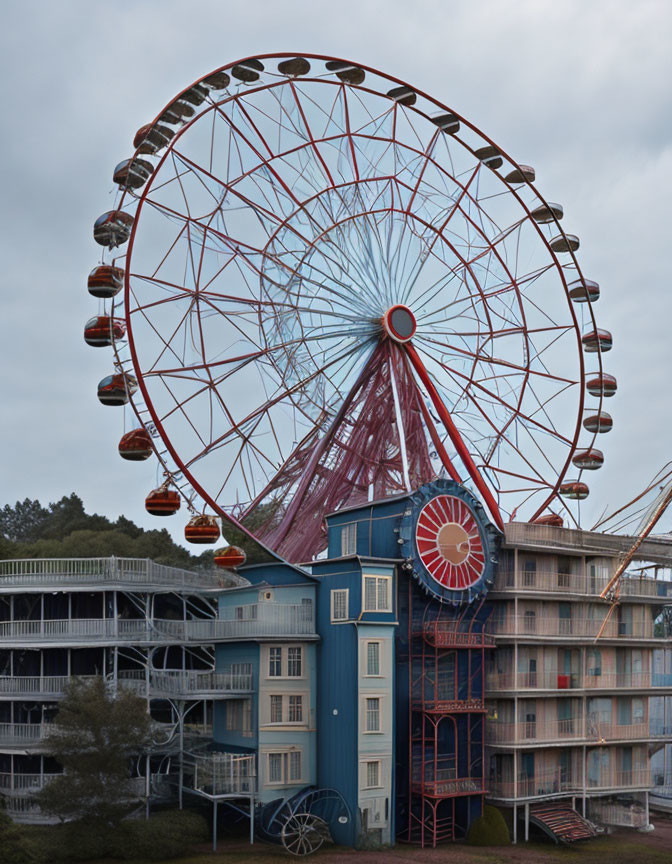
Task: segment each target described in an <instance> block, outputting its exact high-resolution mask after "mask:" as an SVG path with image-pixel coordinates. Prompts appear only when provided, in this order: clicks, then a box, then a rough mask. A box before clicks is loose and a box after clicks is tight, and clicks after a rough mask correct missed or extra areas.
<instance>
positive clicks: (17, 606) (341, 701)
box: [0, 481, 672, 846]
mask: <svg viewBox="0 0 672 864" xmlns="http://www.w3.org/2000/svg"><path fill="white" fill-rule="evenodd" d="M326 530H327V537H328V549H327V555H326V557H324V558H319V559H317V560H314V561H310V562H306V563H305V564H304V565H302V566H293V565H289V564H287V563H283V562H280V561H278V562H272V561H269V562H266V563H260V564H250V565H245V566H243V567H240V568H239V570H238V573H237V574H236V573H232V572H230V571H222V572H221V573H219V574H211V573H205V574H195V573H190V572H187V571H181V570H176V569H175V568H166V567H158V566H157V565H154V564H152V562H147V561H135V560H133V561H131V560H127V559H89V560H77V561H21V562H0V712H2V715H1V717H0V792H1V793H2V794H3V795H4V796H5V797H6V799H7V803H8V807H9V810H10V812H11V813H12V814H13V815H15V816H16V817H18V818H23V819H36V818H39V813H38V812H37V811H36V809H35V805H34V804H33V803H32V802H31V800H30V793H31V792H32V791H34V790H35V789H37V788H40V786H41V785H43V784H44V783H45V782H48V779H49V776H50V775H51V774H53V773H57V772H58V770H60V769H59V767H58V766H57V765H56V764H54V763H53V761H52V760H50V759H49V758H48V757H47V756H46V755H45V754H44V736H45V734H46V733H47V731H48V724H49V722H50V721H51V720H52V719H53V717H54V715H55V713H56V711H57V709H58V702H59V699H60V698H61V697H62V694H63V692H64V688H65V685H66V684H67V681H68V680H69V678H70V677H72V676H82V677H87V676H93V675H104V676H105V677H106V679H107V681H108V684H109V686H110V687H111V688H113V689H114V688H120V687H128V688H132V689H133V690H134V691H135V692H137V693H138V694H139V695H141V696H143V698H145V699H146V700H147V705H148V711H149V712H150V714H151V716H152V719H153V724H154V725H153V729H154V742H153V744H152V747H151V748H150V749H149V751H148V752H147V753H144V754H138V759H137V761H136V763H135V765H134V775H135V780H134V783H135V784H136V786H137V790H136V791H137V795H138V797H139V798H144V799H145V800H147V801H148V802H149V801H151V800H159V799H163V800H165V799H168V798H173V799H175V800H177V801H178V802H179V803H180V804H183V803H184V800H185V796H189V797H191V798H192V800H193V799H194V797H198V798H200V799H202V800H203V801H208V802H210V803H212V805H213V812H214V813H215V815H216V814H217V812H220V817H219V818H228V816H232V815H234V814H237V815H241V814H242V815H247V816H248V817H250V821H251V822H252V821H254V823H255V824H256V830H258V831H260V832H261V833H262V834H264V835H265V836H267V837H269V838H271V839H276V840H277V839H280V838H282V837H284V838H285V840H286V839H287V836H288V833H289V834H291V832H290V831H289V829H288V828H287V826H288V825H290V826H291V825H292V824H293V823H292V821H291V820H292V818H293V817H294V816H295V814H296V813H297V812H300V813H301V812H304V811H308V812H312V813H314V814H315V815H316V817H317V818H318V819H319V820H322V823H326V826H327V827H328V829H329V832H330V834H331V836H332V837H333V839H334V840H336V841H337V842H339V843H343V844H346V845H353V846H355V845H367V844H373V845H376V844H385V843H394V842H395V841H396V840H397V839H401V840H403V841H406V842H414V843H419V844H421V845H423V846H434V845H436V844H438V843H440V842H444V841H448V840H453V839H459V838H461V837H464V836H465V835H466V833H467V831H468V828H469V825H470V824H471V822H472V821H473V820H474V819H475V818H476V817H477V816H479V815H480V814H481V812H482V807H483V804H484V802H485V800H486V799H489V800H490V801H492V802H493V803H494V804H496V805H498V806H500V807H502V808H504V809H505V810H507V811H508V812H509V813H510V815H511V817H512V824H513V826H514V833H516V832H517V828H518V821H519V819H520V820H522V821H521V826H522V828H523V830H524V832H525V836H527V832H528V830H529V825H530V823H531V822H534V820H535V819H537V820H540V819H541V818H542V817H541V810H540V808H543V807H544V806H547V805H548V804H549V802H555V803H558V802H559V803H561V804H562V805H563V806H565V807H566V808H567V809H569V810H576V811H578V813H579V814H581V815H582V816H585V817H587V819H589V820H591V821H592V822H597V823H601V824H605V825H612V824H616V825H631V826H632V827H644V826H646V825H648V822H649V814H648V808H649V793H650V791H651V789H652V785H655V786H657V787H658V788H657V790H656V791H657V794H658V795H659V796H660V795H663V794H664V793H665V790H666V789H667V788H669V786H670V785H671V784H670V782H669V765H670V761H669V749H670V748H669V746H667V747H666V742H669V741H670V740H671V737H670V733H671V731H672V730H670V704H671V701H672V673H671V671H670V670H671V669H672V667H670V650H669V648H668V647H666V646H669V640H668V636H667V633H668V629H667V627H666V624H665V608H666V606H667V604H668V603H670V604H671V605H672V600H670V596H671V595H672V582H670V581H669V571H668V570H667V569H666V568H667V567H669V565H670V564H671V563H672V542H671V541H670V540H669V539H667V538H654V539H650V540H647V541H646V542H645V543H644V544H643V545H642V546H641V547H640V550H639V551H638V555H639V560H638V561H636V562H633V564H632V566H631V567H630V568H629V570H628V572H627V573H626V575H625V576H624V577H623V579H622V580H621V583H620V588H619V596H618V600H619V602H618V604H617V605H615V606H614V607H613V609H612V607H611V604H610V603H607V602H605V601H604V600H601V599H600V597H599V595H600V592H601V591H602V590H603V588H604V587H605V586H606V584H607V582H608V580H609V578H610V576H611V574H612V573H613V572H614V568H615V567H616V566H617V565H618V561H619V556H621V555H622V554H623V553H624V552H625V551H627V549H629V547H630V543H631V540H630V539H629V538H623V537H617V536H613V535H603V534H594V533H590V532H580V531H571V530H568V529H563V528H555V527H552V526H547V525H529V524H523V523H511V524H509V525H507V526H506V530H505V534H504V535H500V534H499V532H497V531H496V530H495V529H494V528H493V527H492V526H491V525H490V523H489V521H488V519H487V516H486V515H485V513H484V512H483V510H482V508H480V506H479V505H478V502H476V501H475V499H474V498H473V497H472V496H471V495H470V494H469V493H468V492H467V491H466V490H464V489H463V488H462V487H460V486H458V484H455V483H452V481H440V482H439V481H437V482H435V483H433V484H428V485H427V486H425V487H422V488H421V489H419V490H417V491H416V492H414V493H412V494H409V495H402V496H399V497H397V498H388V499H385V500H382V501H378V502H369V503H366V504H363V505H361V506H359V507H354V508H349V509H346V510H341V511H339V512H337V513H334V514H332V515H330V516H328V517H327V520H326ZM666 640H667V641H666ZM222 802H224V804H225V807H220V806H219V805H221V804H222ZM218 807H219V811H218ZM252 817H254V820H252ZM283 842H284V840H283Z"/></svg>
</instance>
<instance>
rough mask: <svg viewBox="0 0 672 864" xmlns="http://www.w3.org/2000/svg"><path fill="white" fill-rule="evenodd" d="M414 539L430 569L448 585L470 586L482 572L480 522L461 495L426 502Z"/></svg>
mask: <svg viewBox="0 0 672 864" xmlns="http://www.w3.org/2000/svg"><path fill="white" fill-rule="evenodd" d="M415 542H416V545H417V547H418V555H419V556H420V560H421V561H422V563H423V564H424V565H425V567H426V569H427V572H428V573H429V574H430V575H431V576H432V578H433V579H435V580H436V581H437V582H439V583H440V584H441V585H443V586H444V587H445V588H449V589H453V590H458V591H459V590H461V589H464V588H469V587H471V586H472V585H473V584H474V583H475V582H478V580H479V579H480V578H481V576H482V575H483V571H484V570H485V553H484V551H483V543H482V541H481V535H480V532H479V530H478V524H477V522H476V519H475V518H474V514H473V513H472V512H471V509H470V508H469V506H468V505H467V504H466V503H465V502H464V501H462V499H461V498H456V497H455V496H454V495H437V496H436V498H432V500H431V501H429V502H428V503H427V504H425V506H424V507H423V508H422V510H421V511H420V515H419V516H418V522H417V525H416V528H415Z"/></svg>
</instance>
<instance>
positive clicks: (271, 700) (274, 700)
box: [268, 693, 285, 725]
mask: <svg viewBox="0 0 672 864" xmlns="http://www.w3.org/2000/svg"><path fill="white" fill-rule="evenodd" d="M278 700H280V703H279V704H280V719H279V720H274V719H273V706H274V705H275V706H277V705H278ZM284 716H285V700H284V697H283V694H282V693H270V694H269V696H268V722H269V723H271V724H273V725H276V724H277V725H280V724H282V722H283V719H284Z"/></svg>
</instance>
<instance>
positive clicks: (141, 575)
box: [0, 556, 246, 590]
mask: <svg viewBox="0 0 672 864" xmlns="http://www.w3.org/2000/svg"><path fill="white" fill-rule="evenodd" d="M232 575H234V574H229V572H228V571H226V573H223V574H222V575H221V576H220V575H219V574H217V573H194V572H192V571H190V570H183V569H181V568H179V567H169V566H167V565H165V564H155V563H154V561H152V560H150V559H149V558H116V557H114V556H113V557H110V558H44V559H34V558H30V559H15V560H9V561H0V590H4V589H7V588H29V587H43V588H47V587H50V586H53V585H54V584H58V586H59V587H60V588H62V587H63V584H64V583H68V584H71V585H96V584H100V583H101V582H103V583H109V582H113V583H119V584H124V585H132V586H133V587H137V586H138V585H145V586H149V587H153V588H156V587H157V586H166V587H170V588H188V589H191V588H203V589H212V588H220V587H222V585H223V584H224V583H226V584H231V581H230V580H231V576H232ZM239 579H241V581H242V582H243V584H246V580H242V577H239Z"/></svg>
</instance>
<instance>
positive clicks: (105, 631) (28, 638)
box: [0, 603, 315, 642]
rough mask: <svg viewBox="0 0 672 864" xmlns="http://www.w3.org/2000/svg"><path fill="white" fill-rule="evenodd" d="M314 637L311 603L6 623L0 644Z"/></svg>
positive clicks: (0, 624) (2, 624) (0, 627)
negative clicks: (175, 616) (211, 613)
mask: <svg viewBox="0 0 672 864" xmlns="http://www.w3.org/2000/svg"><path fill="white" fill-rule="evenodd" d="M314 634H315V620H314V615H313V607H312V604H305V605H304V604H283V603H254V604H251V605H249V606H238V607H233V608H231V609H226V610H224V611H223V614H222V616H221V617H219V618H206V619H200V620H195V619H193V620H188V621H174V620H172V619H153V620H152V621H146V620H144V619H127V618H69V619H63V620H38V621H2V622H0V641H5V642H12V641H14V642H32V641H36V642H39V641H43V640H49V641H58V642H67V641H75V642H81V641H90V640H104V641H120V642H165V641H180V642H190V641H192V642H215V641H218V640H223V639H245V638H256V637H259V636H261V637H266V636H308V635H314Z"/></svg>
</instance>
